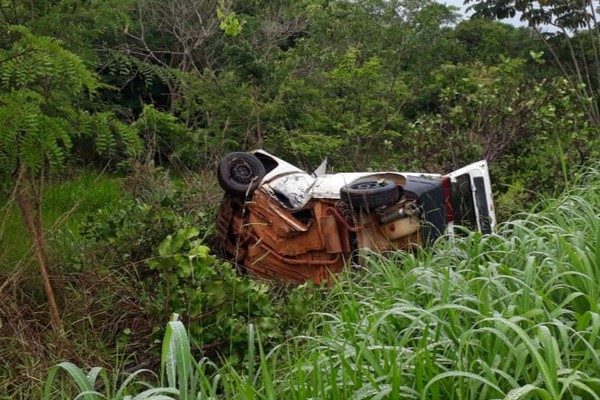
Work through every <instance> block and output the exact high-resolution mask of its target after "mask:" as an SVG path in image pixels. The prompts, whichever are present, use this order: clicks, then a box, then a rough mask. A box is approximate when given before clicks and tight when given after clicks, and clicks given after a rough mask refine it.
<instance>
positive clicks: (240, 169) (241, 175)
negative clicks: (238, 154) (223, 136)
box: [229, 159, 258, 184]
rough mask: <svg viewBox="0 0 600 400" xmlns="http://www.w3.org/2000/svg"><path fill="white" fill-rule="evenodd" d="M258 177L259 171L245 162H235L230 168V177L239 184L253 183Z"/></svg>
mask: <svg viewBox="0 0 600 400" xmlns="http://www.w3.org/2000/svg"><path fill="white" fill-rule="evenodd" d="M257 175H258V171H256V169H255V168H254V167H253V166H252V165H251V164H250V163H248V162H246V161H245V160H239V159H238V160H234V161H233V162H232V163H231V166H230V167H229V176H231V179H233V180H234V181H236V182H237V183H241V184H249V183H252V181H253V180H254V179H255V178H256V176H257Z"/></svg>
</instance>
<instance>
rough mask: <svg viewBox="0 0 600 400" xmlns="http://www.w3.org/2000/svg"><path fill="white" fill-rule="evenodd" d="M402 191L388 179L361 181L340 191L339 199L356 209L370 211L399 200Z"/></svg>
mask: <svg viewBox="0 0 600 400" xmlns="http://www.w3.org/2000/svg"><path fill="white" fill-rule="evenodd" d="M401 191H402V189H401V188H400V186H398V185H396V184H395V183H394V182H392V181H390V180H388V179H379V180H375V179H361V180H359V181H356V182H353V183H351V184H349V185H346V186H344V187H342V188H341V189H340V198H341V199H342V200H343V201H345V202H346V203H349V204H350V205H351V206H352V207H353V208H356V209H360V208H363V209H367V210H372V209H374V208H378V207H382V206H389V205H390V204H394V203H397V202H398V201H399V200H400V195H401Z"/></svg>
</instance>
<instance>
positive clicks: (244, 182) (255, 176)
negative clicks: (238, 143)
mask: <svg viewBox="0 0 600 400" xmlns="http://www.w3.org/2000/svg"><path fill="white" fill-rule="evenodd" d="M265 174H266V172H265V167H264V165H263V164H262V163H261V162H260V160H259V159H258V158H256V157H255V156H253V155H252V154H248V153H241V152H235V153H229V154H227V155H226V156H225V157H224V158H223V160H221V164H220V165H219V169H218V170H217V179H218V181H219V184H220V185H221V187H222V188H223V190H225V191H226V192H227V193H229V194H231V195H233V196H237V197H246V196H247V195H248V196H250V195H251V194H252V192H254V191H255V190H256V188H257V187H258V185H259V183H260V181H261V180H262V178H264V176H265Z"/></svg>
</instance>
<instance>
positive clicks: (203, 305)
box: [144, 228, 280, 350]
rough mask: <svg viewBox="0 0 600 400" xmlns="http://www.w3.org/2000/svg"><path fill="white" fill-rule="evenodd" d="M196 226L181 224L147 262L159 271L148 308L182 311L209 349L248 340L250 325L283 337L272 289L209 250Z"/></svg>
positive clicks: (150, 282)
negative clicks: (190, 226) (271, 293)
mask: <svg viewBox="0 0 600 400" xmlns="http://www.w3.org/2000/svg"><path fill="white" fill-rule="evenodd" d="M199 233H200V232H199V230H198V229H197V228H182V229H179V230H178V231H177V232H176V233H174V234H173V235H169V236H167V237H166V238H165V239H164V240H163V241H162V243H161V244H160V245H159V246H158V249H157V253H158V255H157V256H156V257H153V258H150V259H148V260H147V261H146V265H147V266H148V267H149V268H150V269H151V270H153V271H156V272H157V273H158V275H157V276H154V277H153V279H147V280H146V283H147V287H148V291H147V292H146V294H145V296H146V300H147V301H145V302H144V303H145V304H147V307H146V309H147V311H148V312H150V313H151V314H159V315H163V316H165V317H166V316H168V315H170V314H171V313H172V312H176V313H178V314H182V315H183V316H184V318H185V319H186V320H187V325H188V329H189V332H190V335H191V337H192V341H193V342H194V343H195V344H196V345H197V346H199V347H200V348H203V349H205V350H211V349H215V348H218V347H220V346H222V345H224V344H229V346H230V349H231V348H232V347H235V346H237V345H244V346H245V344H246V339H247V337H248V331H247V329H248V324H249V323H252V324H254V325H255V326H257V327H258V328H260V330H261V332H263V334H264V336H265V337H266V338H275V337H278V336H280V333H279V327H278V324H277V323H276V321H275V319H274V312H273V307H272V305H271V296H270V295H269V287H268V285H267V284H265V283H261V282H258V281H254V280H252V279H250V278H249V277H247V276H243V275H238V274H237V272H236V270H235V268H234V267H233V266H232V265H231V264H229V263H226V262H223V261H221V260H218V259H217V258H216V257H215V256H213V255H211V254H210V249H209V248H208V247H207V246H206V245H205V244H203V242H202V240H201V239H199V238H198V235H199Z"/></svg>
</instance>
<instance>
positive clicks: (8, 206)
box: [0, 171, 121, 272]
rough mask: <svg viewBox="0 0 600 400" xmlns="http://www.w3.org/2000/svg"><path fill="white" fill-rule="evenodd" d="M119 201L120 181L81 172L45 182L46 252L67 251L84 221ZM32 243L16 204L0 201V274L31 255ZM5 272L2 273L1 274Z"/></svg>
mask: <svg viewBox="0 0 600 400" xmlns="http://www.w3.org/2000/svg"><path fill="white" fill-rule="evenodd" d="M120 197H121V189H120V183H119V180H118V179H116V178H115V177H112V176H107V175H99V174H98V173H97V172H94V171H81V172H79V174H78V175H77V176H76V177H75V178H74V179H72V180H68V181H64V182H62V181H61V182H52V181H50V182H48V183H47V185H46V190H45V191H44V194H43V199H42V216H43V222H44V227H45V229H46V235H47V239H48V240H49V241H50V242H51V243H50V244H51V245H50V246H49V249H50V250H52V251H54V252H55V253H57V254H62V253H64V252H65V251H67V252H68V251H72V249H71V248H70V246H71V244H72V243H73V242H74V239H76V237H77V235H78V229H79V227H80V226H81V225H82V223H83V222H84V220H85V218H86V217H87V216H88V215H89V214H90V213H92V212H95V211H96V210H98V209H100V208H106V207H107V206H109V205H110V204H116V203H117V202H118V201H119V199H120ZM31 247H32V244H31V239H30V237H29V233H28V231H27V228H26V227H25V223H24V222H23V220H22V217H21V214H20V211H19V208H18V206H17V204H16V202H9V199H8V198H0V272H8V271H9V270H11V269H12V268H14V267H15V266H16V265H18V264H20V263H22V262H23V260H24V259H25V258H26V257H28V255H30V254H31ZM2 270H4V271H2Z"/></svg>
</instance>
